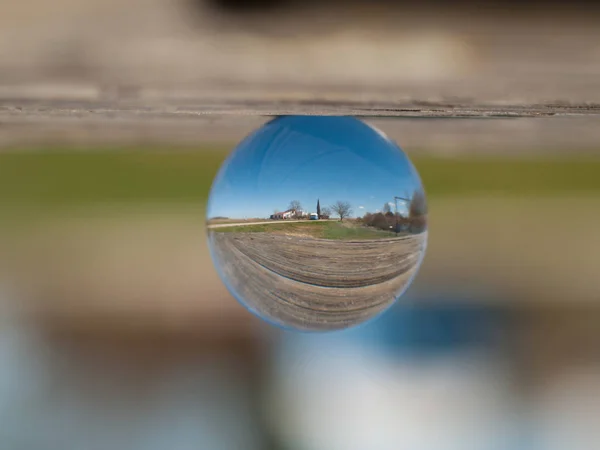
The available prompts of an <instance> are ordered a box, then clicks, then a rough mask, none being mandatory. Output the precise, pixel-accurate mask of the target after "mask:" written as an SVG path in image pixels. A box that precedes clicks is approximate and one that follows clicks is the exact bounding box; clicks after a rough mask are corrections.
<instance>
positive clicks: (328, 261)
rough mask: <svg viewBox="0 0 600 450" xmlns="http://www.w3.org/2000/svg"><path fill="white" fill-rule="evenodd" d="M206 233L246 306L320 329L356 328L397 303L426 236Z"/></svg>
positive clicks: (277, 318)
mask: <svg viewBox="0 0 600 450" xmlns="http://www.w3.org/2000/svg"><path fill="white" fill-rule="evenodd" d="M290 225H291V224H290ZM239 228H240V229H241V228H245V227H239ZM209 239H210V242H211V244H212V249H213V256H214V257H215V258H216V259H217V260H218V261H219V263H220V264H219V266H220V270H221V272H222V274H223V275H225V276H226V277H227V279H228V280H230V283H231V284H230V286H229V287H230V289H232V290H233V291H234V292H236V293H237V296H238V297H239V298H243V299H245V300H246V305H247V306H248V308H249V309H251V310H253V311H257V312H259V313H260V314H261V315H263V316H266V317H267V318H268V319H270V320H272V321H273V322H275V323H281V322H285V323H286V324H291V325H293V326H296V327H298V328H300V329H305V330H319V329H329V328H339V327H340V324H342V327H343V326H351V325H353V324H355V323H358V322H361V321H363V320H364V319H365V318H369V317H372V316H374V315H376V314H377V313H378V312H380V311H382V310H383V309H385V308H386V307H387V306H389V305H390V304H391V303H393V302H394V300H395V298H396V295H397V294H398V293H399V292H401V291H403V290H404V289H405V288H406V287H407V286H408V283H409V281H410V279H411V278H412V275H413V274H414V272H415V270H416V268H417V267H418V263H419V261H420V259H421V254H422V251H423V246H424V244H425V239H426V234H425V233H422V234H419V235H412V236H408V237H400V238H387V239H380V240H353V241H350V240H332V239H318V238H314V237H303V236H297V235H296V236H295V235H286V234H272V233H248V232H242V231H237V232H228V233H221V232H217V231H210V232H209ZM366 265H368V267H369V271H368V273H365V270H364V268H365V266H366Z"/></svg>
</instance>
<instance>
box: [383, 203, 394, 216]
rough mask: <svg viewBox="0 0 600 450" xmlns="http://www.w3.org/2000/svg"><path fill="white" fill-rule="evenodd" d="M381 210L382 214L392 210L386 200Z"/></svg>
mask: <svg viewBox="0 0 600 450" xmlns="http://www.w3.org/2000/svg"><path fill="white" fill-rule="evenodd" d="M382 211H383V214H387V213H389V212H392V207H391V206H390V204H389V203H387V202H386V203H384V204H383V209H382Z"/></svg>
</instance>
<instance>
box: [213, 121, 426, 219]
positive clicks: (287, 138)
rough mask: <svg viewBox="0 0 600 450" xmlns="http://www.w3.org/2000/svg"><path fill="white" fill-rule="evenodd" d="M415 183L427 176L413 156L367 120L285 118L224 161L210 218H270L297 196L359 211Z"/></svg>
mask: <svg viewBox="0 0 600 450" xmlns="http://www.w3.org/2000/svg"><path fill="white" fill-rule="evenodd" d="M415 189H422V187H421V181H420V179H419V177H418V174H417V173H416V171H415V169H414V167H413V166H412V164H411V163H410V161H409V160H408V158H407V157H406V155H405V154H404V153H403V152H402V151H401V150H400V149H399V148H398V146H397V145H396V144H395V143H393V142H392V141H390V140H389V139H388V138H387V137H386V136H385V135H383V134H382V133H380V132H379V131H377V130H375V129H374V128H372V127H370V126H369V125H367V124H365V123H364V122H362V121H360V120H358V119H355V118H353V117H323V116H284V117H280V118H277V119H274V120H273V121H271V122H269V123H268V124H266V125H265V126H263V127H261V128H260V129H258V130H257V131H255V132H254V133H252V134H251V135H250V136H248V137H247V138H246V139H245V140H244V141H242V142H241V143H240V145H239V146H238V147H237V148H236V150H235V151H234V152H233V153H232V154H231V155H230V156H229V158H228V159H227V160H226V161H225V163H224V164H223V166H222V167H221V169H220V171H219V173H218V174H217V177H216V178H215V181H214V182H213V187H212V190H211V195H210V198H209V204H208V216H209V217H216V216H225V217H231V218H253V217H256V218H261V217H268V216H270V215H271V214H273V212H274V211H275V210H279V211H282V210H285V209H287V207H288V205H289V203H290V201H292V200H299V201H300V202H301V203H302V206H303V207H304V209H305V210H307V211H308V212H315V210H316V204H317V199H320V202H321V207H325V206H329V205H331V204H333V203H334V202H335V201H337V200H343V201H348V202H350V204H351V205H352V209H353V211H354V214H353V216H354V217H358V216H362V215H363V214H364V213H365V212H376V211H377V210H381V209H382V208H383V205H384V204H385V203H387V202H393V201H394V196H400V197H404V196H407V195H408V196H410V195H411V194H412V192H414V190H415ZM392 204H393V203H392ZM400 206H401V205H400V203H399V210H400V212H402V209H401V208H400ZM392 209H393V208H392Z"/></svg>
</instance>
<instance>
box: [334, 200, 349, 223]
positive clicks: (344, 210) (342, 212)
mask: <svg viewBox="0 0 600 450" xmlns="http://www.w3.org/2000/svg"><path fill="white" fill-rule="evenodd" d="M331 209H332V210H333V212H334V213H336V214H337V215H338V216H340V222H342V221H343V220H344V219H345V218H346V217H349V216H350V215H351V214H352V206H351V205H350V203H348V202H344V201H341V200H338V201H337V202H335V203H334V204H333V205H331Z"/></svg>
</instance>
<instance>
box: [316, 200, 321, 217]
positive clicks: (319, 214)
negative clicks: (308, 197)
mask: <svg viewBox="0 0 600 450" xmlns="http://www.w3.org/2000/svg"><path fill="white" fill-rule="evenodd" d="M317 216H318V217H319V219H320V218H321V203H319V199H317Z"/></svg>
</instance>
